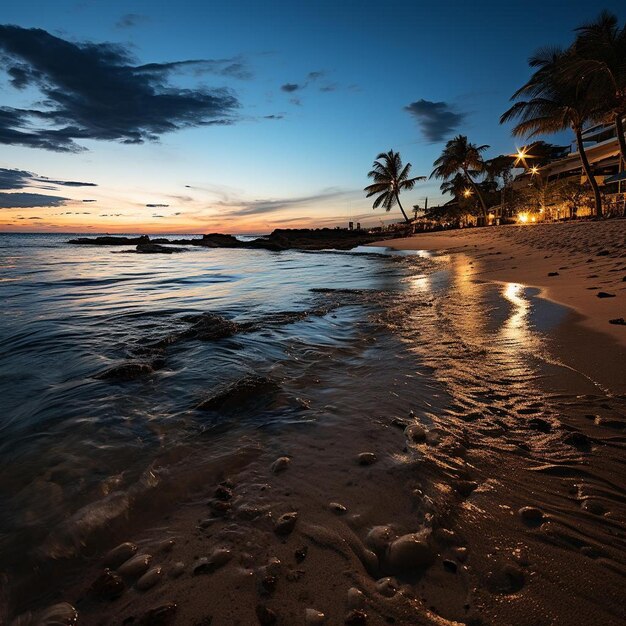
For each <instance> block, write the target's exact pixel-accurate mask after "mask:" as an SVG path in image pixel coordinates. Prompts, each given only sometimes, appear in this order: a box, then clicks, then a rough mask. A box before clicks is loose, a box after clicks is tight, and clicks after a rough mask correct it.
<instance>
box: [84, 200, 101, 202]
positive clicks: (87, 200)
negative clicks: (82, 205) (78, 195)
mask: <svg viewBox="0 0 626 626" xmlns="http://www.w3.org/2000/svg"><path fill="white" fill-rule="evenodd" d="M83 202H98V201H97V200H83Z"/></svg>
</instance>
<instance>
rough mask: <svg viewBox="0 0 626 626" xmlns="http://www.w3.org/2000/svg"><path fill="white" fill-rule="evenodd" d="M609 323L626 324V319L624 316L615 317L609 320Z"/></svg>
mask: <svg viewBox="0 0 626 626" xmlns="http://www.w3.org/2000/svg"><path fill="white" fill-rule="evenodd" d="M609 324H615V326H626V320H625V319H624V318H623V317H615V318H613V319H612V320H609Z"/></svg>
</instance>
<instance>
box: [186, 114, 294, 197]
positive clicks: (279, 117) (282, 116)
mask: <svg viewBox="0 0 626 626" xmlns="http://www.w3.org/2000/svg"><path fill="white" fill-rule="evenodd" d="M264 119H266V120H284V119H285V116H284V115H282V114H281V115H265V116H264ZM187 186H188V185H187Z"/></svg>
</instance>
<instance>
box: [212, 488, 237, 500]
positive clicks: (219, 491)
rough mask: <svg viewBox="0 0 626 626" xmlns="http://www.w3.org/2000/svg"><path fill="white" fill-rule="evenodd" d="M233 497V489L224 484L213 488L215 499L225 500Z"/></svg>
mask: <svg viewBox="0 0 626 626" xmlns="http://www.w3.org/2000/svg"><path fill="white" fill-rule="evenodd" d="M232 497H233V490H232V489H230V488H229V487H225V486H224V485H218V486H217V488H216V489H215V498H216V499H217V500H222V501H227V500H231V499H232Z"/></svg>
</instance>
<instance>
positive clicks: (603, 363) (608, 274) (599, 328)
mask: <svg viewBox="0 0 626 626" xmlns="http://www.w3.org/2000/svg"><path fill="white" fill-rule="evenodd" d="M373 245H379V246H386V247H390V248H393V249H394V250H427V251H433V252H440V253H442V252H445V253H450V254H454V255H457V256H458V262H460V263H464V264H465V265H466V268H465V272H466V274H467V277H468V279H471V280H475V281H480V280H486V281H497V282H503V283H518V284H521V285H525V286H531V287H537V288H538V289H539V290H540V295H541V297H543V298H547V299H550V300H553V301H554V302H558V303H560V304H563V305H565V306H566V307H568V308H570V309H571V310H572V315H571V316H570V318H569V320H568V323H567V324H565V326H566V328H565V329H564V328H563V327H560V328H559V329H557V331H556V333H555V339H556V342H557V348H556V349H557V351H558V353H559V354H560V355H562V356H563V357H565V358H567V359H568V360H569V361H571V362H573V363H574V364H575V365H576V366H577V367H578V368H580V369H581V370H583V371H586V372H587V373H588V374H589V375H590V376H592V377H593V378H594V379H596V380H598V381H599V382H601V383H602V384H604V385H606V387H607V388H609V389H611V390H612V391H613V392H617V393H624V392H626V371H625V367H624V359H625V358H626V219H614V220H607V221H603V222H570V223H560V224H531V225H523V226H498V227H492V228H476V229H471V228H469V229H463V230H452V231H441V232H436V233H427V234H419V235H416V236H414V237H409V238H406V239H394V240H391V241H384V242H380V243H379V244H373ZM620 319H621V320H623V321H624V324H619V323H615V322H618V321H619V320H620ZM573 321H576V324H570V323H571V322H573ZM611 321H613V322H614V323H611ZM589 331H591V332H589ZM600 333H601V335H600V336H599V334H600ZM607 338H608V340H607Z"/></svg>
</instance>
